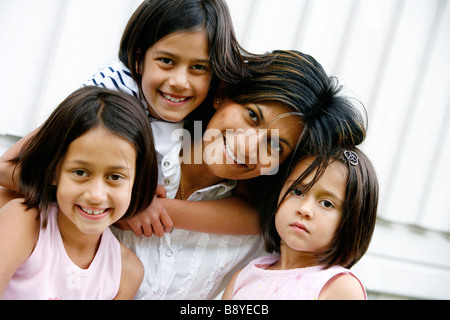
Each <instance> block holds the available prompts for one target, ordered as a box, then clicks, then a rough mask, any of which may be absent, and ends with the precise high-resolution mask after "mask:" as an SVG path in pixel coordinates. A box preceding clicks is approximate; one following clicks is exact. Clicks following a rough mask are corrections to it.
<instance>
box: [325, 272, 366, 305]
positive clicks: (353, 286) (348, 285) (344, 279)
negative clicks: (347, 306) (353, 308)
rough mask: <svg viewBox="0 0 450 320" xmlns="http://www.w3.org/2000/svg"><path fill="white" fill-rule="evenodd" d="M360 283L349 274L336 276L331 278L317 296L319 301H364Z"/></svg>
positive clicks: (364, 296) (364, 295) (364, 297)
mask: <svg viewBox="0 0 450 320" xmlns="http://www.w3.org/2000/svg"><path fill="white" fill-rule="evenodd" d="M365 299H366V294H365V292H364V290H363V288H362V285H361V283H360V282H359V280H358V279H356V278H355V277H354V276H352V275H349V274H338V275H336V276H334V277H333V278H331V279H330V280H329V281H328V282H327V283H326V284H325V286H324V287H323V288H322V291H321V292H320V294H319V300H365Z"/></svg>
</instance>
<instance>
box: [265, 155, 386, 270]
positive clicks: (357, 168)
mask: <svg viewBox="0 0 450 320" xmlns="http://www.w3.org/2000/svg"><path fill="white" fill-rule="evenodd" d="M350 151H351V152H354V154H356V156H357V159H358V161H357V164H356V165H355V162H354V161H350V160H349V159H348V158H347V157H345V156H344V153H345V152H347V154H348V152H350ZM308 156H310V155H304V156H302V157H300V158H299V161H297V164H298V163H299V162H300V161H302V160H303V159H305V157H308ZM314 157H315V160H314V161H313V163H312V164H311V165H310V166H309V167H308V168H307V169H306V170H305V172H303V173H302V174H301V175H300V176H299V177H298V178H297V180H296V181H294V183H292V185H291V186H290V187H289V189H287V191H286V192H285V194H283V195H282V197H281V199H280V201H278V197H274V198H273V199H272V206H269V207H267V210H262V212H261V220H260V221H261V223H260V225H261V229H262V234H263V238H264V244H265V247H266V250H267V251H268V252H278V253H279V252H280V241H281V239H280V236H279V235H278V232H277V230H276V228H275V215H276V213H277V211H278V208H279V206H280V204H281V203H282V202H283V200H284V198H285V197H286V196H287V195H288V194H289V193H290V192H291V191H292V190H293V189H295V188H296V186H297V185H299V184H300V183H301V182H302V181H303V180H304V179H305V178H306V177H308V176H309V175H310V174H312V173H313V172H314V170H316V173H315V175H314V177H313V179H312V181H311V182H310V183H309V184H308V185H307V186H306V187H305V188H306V191H307V190H309V189H310V188H312V187H313V185H314V184H315V183H316V181H317V180H318V179H319V178H320V177H321V176H322V175H323V173H324V172H325V170H326V168H327V166H328V164H329V163H331V162H333V161H340V162H342V163H343V164H344V165H345V166H346V167H347V168H348V172H349V175H348V181H347V186H346V191H345V200H344V204H343V212H342V217H341V220H340V222H339V225H338V228H337V230H336V233H335V234H334V237H333V239H332V241H331V243H330V245H329V247H328V248H327V249H325V250H324V251H323V252H320V253H317V261H318V263H319V264H320V265H323V266H324V268H329V267H331V266H333V265H339V266H342V267H344V268H351V267H352V266H353V265H354V264H355V263H357V262H358V261H359V259H361V257H362V256H363V255H364V254H365V253H366V251H367V249H368V248H369V244H370V241H371V239H372V234H373V231H374V228H375V222H376V214H377V207H378V192H379V190H378V179H377V176H376V173H375V170H374V168H373V166H372V164H371V162H370V160H369V159H368V158H367V156H366V155H365V154H364V153H363V152H362V151H361V150H359V149H358V148H356V147H351V148H347V149H341V148H338V149H337V150H336V152H330V153H329V154H327V155H319V156H316V155H314ZM352 162H353V163H352ZM282 186H283V183H282V182H281V181H280V185H279V186H278V189H277V190H281V188H282Z"/></svg>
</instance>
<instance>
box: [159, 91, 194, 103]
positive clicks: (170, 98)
mask: <svg viewBox="0 0 450 320" xmlns="http://www.w3.org/2000/svg"><path fill="white" fill-rule="evenodd" d="M159 93H160V94H161V96H162V97H163V98H164V99H165V100H167V101H170V102H173V103H182V102H185V101H188V100H190V99H191V97H181V96H178V97H176V96H172V95H169V94H167V93H164V92H162V91H160V92H159Z"/></svg>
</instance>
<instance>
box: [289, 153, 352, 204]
mask: <svg viewBox="0 0 450 320" xmlns="http://www.w3.org/2000/svg"><path fill="white" fill-rule="evenodd" d="M314 159H315V158H314V157H308V158H305V159H304V160H302V161H300V162H299V163H298V164H297V165H296V166H295V167H294V169H293V170H292V172H291V174H290V175H289V178H288V179H287V183H286V185H287V187H289V186H290V185H291V184H292V183H293V182H294V181H295V180H296V179H297V178H298V177H299V176H300V175H301V174H302V173H303V172H305V170H306V169H307V168H308V167H309V166H310V165H311V164H312V163H313V161H314ZM316 171H317V169H315V170H314V171H313V172H311V173H310V174H309V175H308V176H307V177H306V178H305V179H304V180H303V182H302V184H303V185H306V184H308V183H310V182H311V181H312V179H313V177H314V175H315V173H316ZM348 175H349V172H348V168H347V167H346V166H345V165H344V164H343V163H342V162H340V161H337V160H336V161H332V162H331V163H329V164H328V166H327V168H326V169H325V172H324V173H323V175H322V176H321V177H320V179H319V180H318V181H317V182H316V184H315V185H314V186H313V188H312V189H314V188H316V189H317V188H321V189H325V190H332V191H334V192H335V193H339V194H341V195H345V190H346V186H347V180H348Z"/></svg>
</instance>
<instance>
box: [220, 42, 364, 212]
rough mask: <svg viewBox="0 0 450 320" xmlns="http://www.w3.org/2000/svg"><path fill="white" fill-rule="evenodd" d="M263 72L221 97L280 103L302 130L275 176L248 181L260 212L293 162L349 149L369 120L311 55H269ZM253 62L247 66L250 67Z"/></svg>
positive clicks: (230, 87)
mask: <svg viewBox="0 0 450 320" xmlns="http://www.w3.org/2000/svg"><path fill="white" fill-rule="evenodd" d="M268 55H269V57H270V60H271V63H269V64H268V65H267V66H266V67H265V69H264V70H259V71H258V72H255V73H254V74H253V76H252V77H250V78H248V79H243V80H242V81H239V82H237V83H234V84H227V85H225V86H224V87H223V88H222V89H221V90H220V91H219V96H226V97H229V98H230V99H231V100H233V101H235V102H237V103H241V104H245V103H258V102H272V101H274V102H279V103H283V104H285V105H287V106H289V107H290V108H291V110H292V112H295V113H297V114H298V115H299V116H300V117H299V119H301V121H302V125H303V126H304V129H303V132H302V134H301V136H300V139H299V141H298V143H297V146H296V150H295V151H294V152H292V153H291V155H290V156H289V157H288V158H287V159H286V160H285V161H284V163H282V164H281V165H280V167H279V171H278V173H277V174H276V175H274V176H262V177H258V178H256V179H253V180H252V181H251V182H250V188H251V194H252V195H253V196H254V199H255V203H256V204H257V205H258V206H260V207H262V208H263V209H262V210H264V207H266V206H267V202H268V201H269V203H270V202H271V201H272V199H271V197H272V196H273V194H274V193H275V194H278V193H279V192H280V190H281V188H280V190H274V186H277V185H280V182H279V181H277V180H279V179H281V181H284V179H285V178H286V174H287V172H288V171H289V169H290V166H291V165H292V163H295V161H294V159H296V158H297V157H298V155H301V154H303V153H304V152H306V151H307V152H309V153H311V154H325V153H327V152H329V150H331V149H333V148H334V147H335V146H353V145H359V144H360V143H362V142H363V141H364V139H365V137H366V126H367V116H366V113H365V110H364V107H363V106H362V104H360V103H358V102H357V101H356V100H355V101H353V100H352V99H350V98H349V97H347V96H345V95H343V94H341V90H342V86H341V85H339V82H338V80H337V78H335V77H330V76H328V75H327V73H326V72H325V70H324V69H323V67H322V66H321V65H320V63H318V62H317V61H316V60H315V59H314V58H313V57H312V56H310V55H307V54H304V53H302V52H299V51H295V50H289V51H280V50H277V51H273V52H272V53H270V54H268ZM252 63H253V62H249V64H252Z"/></svg>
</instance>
